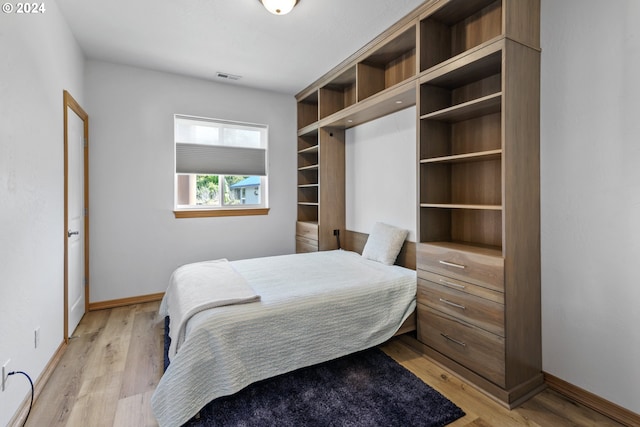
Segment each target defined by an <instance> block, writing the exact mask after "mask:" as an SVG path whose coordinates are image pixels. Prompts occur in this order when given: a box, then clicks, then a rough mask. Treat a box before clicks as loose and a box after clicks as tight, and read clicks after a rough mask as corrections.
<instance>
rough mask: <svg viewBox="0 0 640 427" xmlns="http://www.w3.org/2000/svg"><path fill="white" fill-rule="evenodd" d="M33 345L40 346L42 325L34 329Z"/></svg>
mask: <svg viewBox="0 0 640 427" xmlns="http://www.w3.org/2000/svg"><path fill="white" fill-rule="evenodd" d="M33 345H34V348H38V346H39V345H40V326H38V327H37V328H35V329H34V330H33Z"/></svg>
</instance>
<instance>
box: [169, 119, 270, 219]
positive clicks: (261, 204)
mask: <svg viewBox="0 0 640 427" xmlns="http://www.w3.org/2000/svg"><path fill="white" fill-rule="evenodd" d="M174 135H175V166H176V168H175V173H176V176H175V213H176V217H194V216H221V215H256V214H266V213H267V208H268V203H267V202H268V200H267V194H268V192H267V182H268V179H267V145H268V144H267V139H268V128H267V126H266V125H258V124H251V123H239V122H230V121H226V120H217V119H207V118H202V117H190V116H183V115H175V117H174Z"/></svg>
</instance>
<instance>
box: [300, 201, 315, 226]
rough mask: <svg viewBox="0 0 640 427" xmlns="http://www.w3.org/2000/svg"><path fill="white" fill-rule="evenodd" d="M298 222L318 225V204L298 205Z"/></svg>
mask: <svg viewBox="0 0 640 427" xmlns="http://www.w3.org/2000/svg"><path fill="white" fill-rule="evenodd" d="M298 221H301V222H309V223H314V224H316V225H317V224H318V204H317V203H316V204H308V203H298Z"/></svg>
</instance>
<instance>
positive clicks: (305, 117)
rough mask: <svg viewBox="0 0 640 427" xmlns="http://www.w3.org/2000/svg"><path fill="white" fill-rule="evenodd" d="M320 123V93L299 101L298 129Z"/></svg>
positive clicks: (314, 92)
mask: <svg viewBox="0 0 640 427" xmlns="http://www.w3.org/2000/svg"><path fill="white" fill-rule="evenodd" d="M317 121H318V91H317V90H315V91H313V92H312V93H311V94H309V95H308V96H306V97H305V98H304V99H301V100H299V101H298V129H302V128H304V127H305V126H309V125H310V124H313V123H315V122H317Z"/></svg>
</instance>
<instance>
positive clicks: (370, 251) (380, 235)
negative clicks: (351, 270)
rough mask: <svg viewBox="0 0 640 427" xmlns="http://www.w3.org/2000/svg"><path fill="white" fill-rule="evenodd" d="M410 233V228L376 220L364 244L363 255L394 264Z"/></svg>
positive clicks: (387, 263)
mask: <svg viewBox="0 0 640 427" xmlns="http://www.w3.org/2000/svg"><path fill="white" fill-rule="evenodd" d="M408 234H409V231H408V230H403V229H401V228H398V227H394V226H393V225H389V224H384V223H382V222H376V223H375V224H374V226H373V230H372V231H371V234H369V238H368V239H367V243H366V244H365V245H364V249H363V250H362V256H363V257H364V258H367V259H370V260H373V261H378V262H381V263H382V264H386V265H393V263H395V262H396V258H397V257H398V254H399V253H400V249H402V244H403V243H404V240H405V239H406V238H407V235H408Z"/></svg>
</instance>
